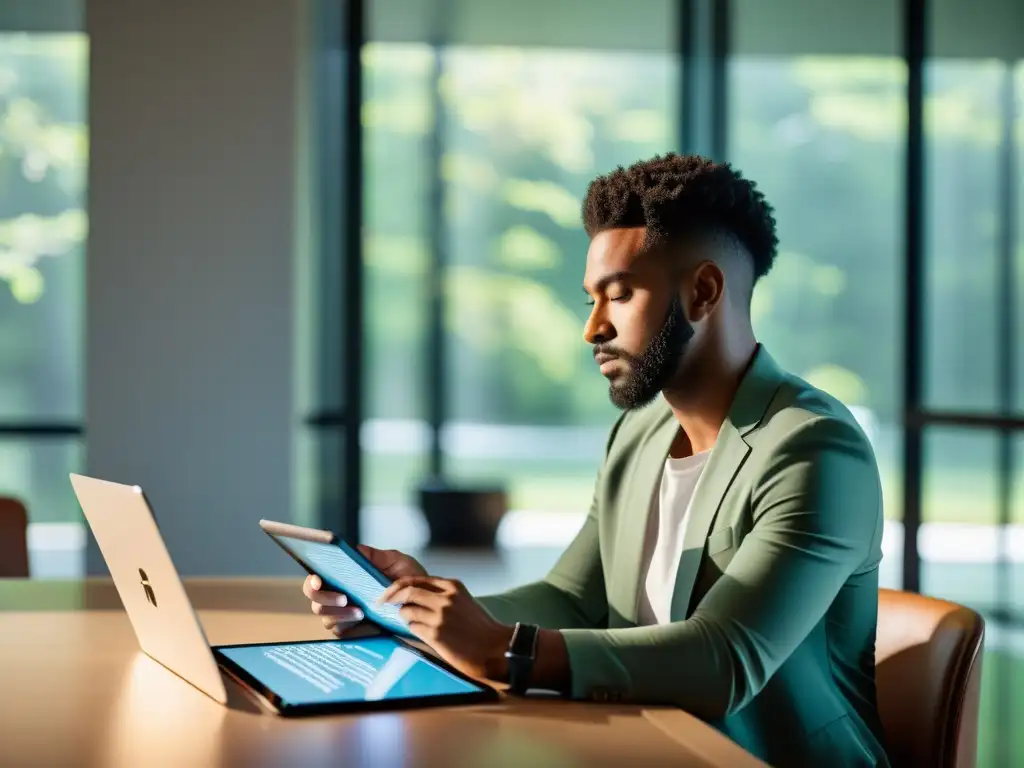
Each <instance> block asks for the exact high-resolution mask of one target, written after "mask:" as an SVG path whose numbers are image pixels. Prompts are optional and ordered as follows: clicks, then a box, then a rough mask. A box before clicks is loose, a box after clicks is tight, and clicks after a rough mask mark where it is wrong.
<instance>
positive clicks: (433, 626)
mask: <svg viewBox="0 0 1024 768" xmlns="http://www.w3.org/2000/svg"><path fill="white" fill-rule="evenodd" d="M378 602H379V603H396V604H398V605H401V606H402V607H401V609H400V613H401V615H402V618H403V619H405V620H406V622H408V624H409V628H410V629H411V630H412V631H413V633H414V634H415V635H416V636H417V637H418V638H420V639H421V640H422V641H423V642H425V643H427V644H428V645H429V646H430V647H431V648H433V649H434V650H435V651H436V652H437V653H438V655H440V656H441V658H443V659H444V660H445V661H447V662H448V663H449V664H451V665H452V666H453V667H455V668H456V669H457V670H459V671H460V672H462V673H463V674H465V675H468V676H470V677H472V678H475V679H478V680H486V681H488V682H491V683H494V684H499V685H500V684H502V683H504V682H506V680H507V677H508V662H507V661H506V659H505V651H506V650H508V646H509V642H510V641H511V639H512V632H513V628H512V627H509V626H505V625H504V624H501V623H499V622H497V621H495V620H494V619H493V618H492V617H491V616H490V614H488V613H487V611H486V610H484V608H483V606H481V605H480V604H479V603H477V602H476V600H474V599H473V596H472V595H470V594H469V591H468V590H467V589H466V587H465V586H463V584H462V582H460V581H455V580H453V579H441V578H438V577H436V576H406V577H404V578H400V579H397V580H396V581H394V582H393V583H392V584H391V585H390V586H389V587H388V588H387V589H386V590H385V591H384V594H383V595H381V596H380V598H379V600H378Z"/></svg>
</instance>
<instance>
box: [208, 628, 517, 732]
mask: <svg viewBox="0 0 1024 768" xmlns="http://www.w3.org/2000/svg"><path fill="white" fill-rule="evenodd" d="M214 653H215V654H216V655H217V657H218V661H219V662H220V663H221V665H222V667H223V668H224V669H225V670H226V671H227V672H228V673H229V674H231V675H232V676H234V677H235V678H237V679H238V680H239V681H240V682H241V683H242V684H243V685H245V686H248V687H249V688H251V689H253V690H254V691H256V692H257V693H258V694H260V695H261V696H262V697H263V698H264V699H266V700H267V701H268V702H269V703H270V704H271V705H272V706H273V707H274V708H275V709H276V710H277V711H278V712H279V713H280V714H282V715H312V714H326V713H336V712H346V711H353V712H355V711H358V712H365V711H367V710H373V709H397V708H408V707H430V706H446V705H455V704H471V703H483V702H489V701H496V700H497V699H498V698H499V697H498V694H497V692H496V691H494V689H492V688H489V687H487V686H485V685H483V684H481V683H478V682H475V681H473V680H471V679H469V678H467V677H464V676H463V675H461V674H460V673H459V672H457V671H456V670H454V669H452V668H450V667H448V666H447V665H445V664H444V663H443V662H441V661H440V660H438V659H434V658H432V657H430V656H429V655H428V654H426V653H424V652H421V651H419V650H418V649H415V648H413V647H411V646H409V645H407V644H406V643H405V642H403V641H402V640H401V639H399V638H396V637H390V636H386V635H380V636H374V637H361V638H351V639H347V638H346V639H341V640H310V641H306V642H293V643H277V644H265V643H264V644H256V645H220V646H217V647H215V648H214Z"/></svg>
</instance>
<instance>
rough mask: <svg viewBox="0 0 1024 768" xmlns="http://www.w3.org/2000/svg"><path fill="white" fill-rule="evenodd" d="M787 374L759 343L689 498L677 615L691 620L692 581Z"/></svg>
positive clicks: (674, 603)
mask: <svg viewBox="0 0 1024 768" xmlns="http://www.w3.org/2000/svg"><path fill="white" fill-rule="evenodd" d="M782 377H783V374H782V372H781V370H780V369H779V368H778V366H777V365H776V364H775V361H774V360H772V358H771V357H770V356H769V355H768V352H767V351H766V350H765V349H764V348H763V347H760V346H759V347H758V349H757V352H756V353H755V355H754V359H753V361H752V362H751V364H750V367H749V368H748V369H747V373H746V374H745V375H744V377H743V380H742V381H741V382H740V386H739V389H738V390H737V391H736V396H735V398H733V403H732V407H731V408H730V409H729V415H728V417H727V418H726V420H725V422H724V423H723V424H722V429H721V431H720V432H719V433H718V439H717V440H716V442H715V446H714V448H712V450H711V456H710V457H708V463H707V466H705V467H704V472H703V473H702V475H701V478H700V480H699V481H698V483H697V488H696V489H695V491H694V494H693V499H692V501H691V502H690V509H689V519H688V520H687V521H686V532H685V534H684V536H683V552H682V555H681V556H680V558H679V570H678V572H677V576H676V588H675V591H674V592H673V594H672V617H673V619H677V620H678V619H682V618H686V617H687V615H688V612H689V605H690V598H691V596H692V593H693V585H694V583H695V581H696V579H697V572H698V570H699V568H700V563H701V559H702V558H703V556H704V544H705V542H706V541H707V538H708V532H709V531H710V530H711V525H712V523H713V522H714V520H715V517H716V516H717V515H718V510H719V508H720V507H721V506H722V500H723V499H724V498H725V494H726V493H727V492H728V490H729V486H730V485H732V481H733V479H734V478H735V477H736V473H737V472H739V470H740V467H741V466H743V462H744V461H745V460H746V458H747V456H748V455H749V454H750V445H749V444H748V443H747V441H746V439H745V438H746V435H747V434H748V433H749V432H750V431H752V430H753V429H754V428H755V427H756V426H757V425H758V424H759V423H760V421H761V419H762V418H763V417H764V414H765V412H766V411H767V410H768V406H769V405H770V404H771V401H772V398H773V397H774V396H775V392H776V391H777V390H778V388H779V385H780V384H781V382H782Z"/></svg>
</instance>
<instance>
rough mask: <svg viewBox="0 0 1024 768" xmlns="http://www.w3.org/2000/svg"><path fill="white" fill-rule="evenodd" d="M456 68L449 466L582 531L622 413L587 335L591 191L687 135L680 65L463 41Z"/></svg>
mask: <svg viewBox="0 0 1024 768" xmlns="http://www.w3.org/2000/svg"><path fill="white" fill-rule="evenodd" d="M444 68H445V73H446V74H445V80H444V83H443V87H444V91H443V92H444V96H445V106H446V110H447V115H446V120H445V136H444V144H445V156H444V172H445V178H446V181H447V182H448V183H447V189H446V225H447V228H448V242H449V245H450V261H451V266H450V268H449V270H448V274H447V290H448V295H449V297H450V310H449V316H448V332H449V336H448V342H449V344H450V350H451V353H450V368H449V371H448V377H449V381H450V382H451V386H450V388H449V391H448V392H447V398H448V411H449V414H450V417H451V419H452V421H453V423H452V424H451V425H450V429H448V430H447V431H446V434H445V441H444V445H445V455H446V459H447V466H448V467H449V468H450V472H451V474H452V475H453V476H454V477H456V478H458V479H460V480H462V481H464V482H473V481H480V482H487V481H492V480H498V481H503V482H504V483H505V485H506V487H507V488H508V490H509V492H510V494H511V504H512V507H513V508H514V509H518V510H525V511H529V512H534V513H540V514H542V515H549V514H552V513H567V514H568V516H569V522H568V523H567V525H566V526H565V527H566V530H567V531H568V533H567V534H566V535H565V537H564V538H571V536H572V535H573V534H574V533H575V531H576V528H577V527H578V524H579V521H578V519H577V516H578V515H580V514H582V513H585V511H586V509H587V506H588V504H589V499H590V497H591V495H592V490H593V481H594V472H595V470H596V468H597V465H598V463H599V462H600V460H601V458H602V452H603V448H604V445H605V441H606V438H607V430H608V428H609V427H610V425H611V424H612V422H613V420H614V418H615V415H616V414H615V412H614V410H613V408H612V406H611V405H610V403H609V402H608V398H607V387H605V386H604V385H603V383H602V382H601V380H600V378H599V375H598V373H597V372H596V370H594V366H593V360H592V359H591V352H590V350H589V348H588V347H587V345H586V344H585V343H584V342H583V340H582V336H581V334H582V329H583V322H584V320H585V317H586V306H585V303H584V301H583V296H582V293H581V290H580V285H581V282H582V275H583V268H584V259H585V254H586V250H587V246H588V241H587V237H586V235H585V233H584V232H583V230H582V227H581V225H580V213H579V211H580V201H581V200H582V198H583V195H584V194H585V191H586V187H587V185H588V184H589V182H590V181H591V180H592V179H593V177H594V176H596V175H597V174H599V173H603V172H606V171H608V170H611V169H613V168H614V167H615V166H617V165H628V164H631V163H633V162H635V161H637V160H639V159H642V158H646V157H649V156H653V155H655V154H658V153H661V152H665V151H668V150H670V149H672V148H673V147H674V146H675V144H676V130H677V114H678V106H677V94H678V92H679V73H680V69H679V64H678V61H677V59H676V57H675V56H674V54H671V53H669V52H667V51H666V52H650V51H629V50H622V51H608V50H602V51H592V50H583V49H571V50H563V49H553V48H534V49H530V50H526V49H515V48H497V47H469V46H458V47H452V48H449V49H448V50H447V51H446V53H445V57H444ZM541 425H543V426H541ZM531 519H536V518H531ZM544 525H545V523H544V519H543V518H540V519H539V520H537V522H536V523H524V525H523V527H521V528H519V529H518V530H520V531H522V532H523V535H525V536H529V535H530V534H529V533H528V532H529V531H530V530H531V529H534V530H536V529H537V527H538V526H539V527H540V528H543V527H544ZM555 527H556V528H558V529H559V530H560V528H559V527H558V526H555Z"/></svg>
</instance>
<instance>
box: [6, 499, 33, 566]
mask: <svg viewBox="0 0 1024 768" xmlns="http://www.w3.org/2000/svg"><path fill="white" fill-rule="evenodd" d="M27 533H28V513H27V512H26V511H25V505H24V504H22V503H21V502H20V501H18V500H17V499H12V498H9V497H0V579H11V578H19V579H27V578H28V538H27Z"/></svg>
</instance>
